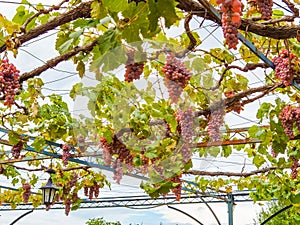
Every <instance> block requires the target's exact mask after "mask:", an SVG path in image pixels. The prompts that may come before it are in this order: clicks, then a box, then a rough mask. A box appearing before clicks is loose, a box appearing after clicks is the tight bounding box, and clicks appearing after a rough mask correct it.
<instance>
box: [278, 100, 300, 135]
mask: <svg viewBox="0 0 300 225" xmlns="http://www.w3.org/2000/svg"><path fill="white" fill-rule="evenodd" d="M279 119H280V120H281V123H282V125H283V127H284V132H285V134H286V135H287V136H288V138H289V139H293V138H294V137H295V135H294V124H296V126H297V129H298V130H299V131H300V106H298V107H292V106H290V105H287V106H285V107H284V108H283V109H282V111H281V113H280V114H279Z"/></svg>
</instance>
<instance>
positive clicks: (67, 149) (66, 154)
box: [62, 144, 71, 166]
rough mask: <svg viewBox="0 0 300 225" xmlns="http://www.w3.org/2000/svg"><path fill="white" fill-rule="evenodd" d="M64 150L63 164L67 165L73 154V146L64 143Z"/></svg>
mask: <svg viewBox="0 0 300 225" xmlns="http://www.w3.org/2000/svg"><path fill="white" fill-rule="evenodd" d="M62 150H63V154H62V160H63V164H64V166H67V165H68V160H69V158H70V156H71V147H70V146H69V145H67V144H63V145H62Z"/></svg>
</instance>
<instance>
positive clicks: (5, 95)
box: [0, 59, 21, 107]
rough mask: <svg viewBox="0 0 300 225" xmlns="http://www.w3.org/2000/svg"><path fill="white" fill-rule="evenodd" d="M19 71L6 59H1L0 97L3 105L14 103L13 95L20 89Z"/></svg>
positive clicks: (9, 105)
mask: <svg viewBox="0 0 300 225" xmlns="http://www.w3.org/2000/svg"><path fill="white" fill-rule="evenodd" d="M19 73H20V71H19V70H17V69H16V67H15V66H14V65H13V64H12V63H9V61H8V59H5V60H2V61H1V64H0V92H1V94H2V95H1V96H0V98H1V99H2V100H4V105H5V106H7V107H11V106H12V105H13V104H14V103H15V99H14V98H15V95H16V94H17V93H18V91H19V89H20V86H21V85H20V82H19V76H20V74H19Z"/></svg>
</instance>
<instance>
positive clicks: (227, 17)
mask: <svg viewBox="0 0 300 225" xmlns="http://www.w3.org/2000/svg"><path fill="white" fill-rule="evenodd" d="M217 3H218V4H220V5H221V8H220V11H221V12H222V30H223V34H224V38H225V41H226V44H227V45H228V47H229V49H231V48H233V49H237V44H238V28H239V26H240V25H241V15H242V11H243V7H244V6H243V4H242V2H241V1H240V0H217Z"/></svg>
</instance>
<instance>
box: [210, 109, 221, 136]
mask: <svg viewBox="0 0 300 225" xmlns="http://www.w3.org/2000/svg"><path fill="white" fill-rule="evenodd" d="M224 115H225V112H224V110H223V109H217V110H215V111H213V112H212V113H211V114H210V117H209V121H208V125H207V132H208V135H209V137H210V141H220V140H221V134H220V127H221V126H222V124H223V118H224Z"/></svg>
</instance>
